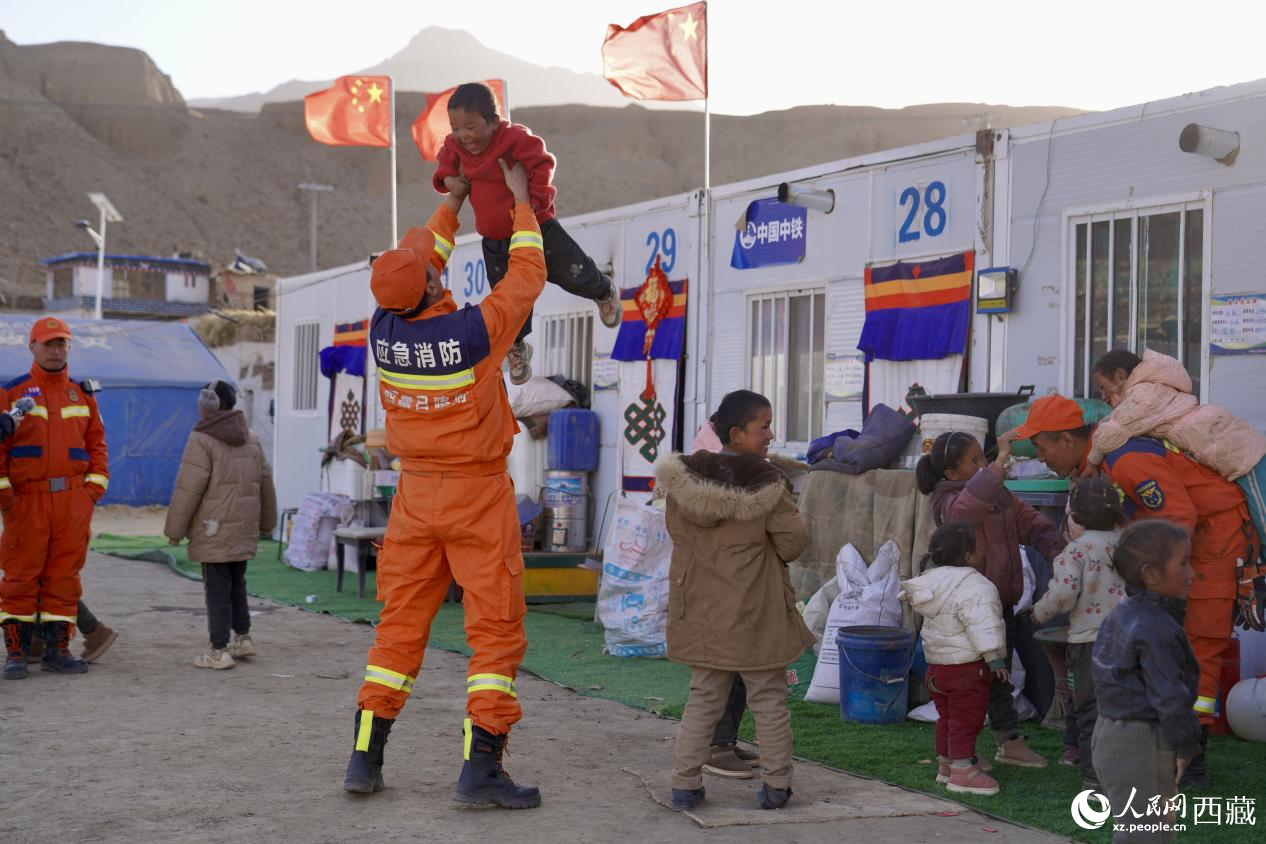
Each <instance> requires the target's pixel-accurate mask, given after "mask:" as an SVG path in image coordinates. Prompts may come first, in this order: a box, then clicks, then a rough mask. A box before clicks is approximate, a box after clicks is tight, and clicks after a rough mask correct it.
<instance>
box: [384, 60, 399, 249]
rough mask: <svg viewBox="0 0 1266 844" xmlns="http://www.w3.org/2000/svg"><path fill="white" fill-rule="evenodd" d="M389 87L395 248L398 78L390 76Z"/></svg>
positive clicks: (393, 237) (393, 244)
mask: <svg viewBox="0 0 1266 844" xmlns="http://www.w3.org/2000/svg"><path fill="white" fill-rule="evenodd" d="M387 87H389V88H391V243H389V244H388V245H387V248H388V249H395V248H396V243H397V242H398V240H399V238H398V233H399V230H400V229H399V224H398V221H397V205H396V80H395V79H394V78H393V77H391V76H388V77H387Z"/></svg>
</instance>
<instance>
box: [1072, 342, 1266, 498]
mask: <svg viewBox="0 0 1266 844" xmlns="http://www.w3.org/2000/svg"><path fill="white" fill-rule="evenodd" d="M1091 378H1092V379H1093V381H1094V383H1095V386H1096V387H1098V388H1099V394H1100V395H1102V396H1103V400H1104V401H1106V402H1107V403H1108V404H1110V405H1112V414H1111V415H1110V416H1108V418H1106V419H1104V420H1102V421H1101V422H1100V423H1099V424H1098V425H1097V426H1096V427H1095V433H1094V436H1093V437H1092V438H1091V441H1090V457H1089V458H1088V461H1087V462H1088V463H1089V464H1090V467H1097V466H1098V465H1099V464H1100V463H1102V462H1103V458H1104V455H1106V454H1108V453H1110V452H1112V451H1115V450H1116V449H1118V448H1120V447H1121V446H1123V445H1125V443H1126V441H1127V440H1128V439H1130V437H1157V438H1160V439H1166V440H1169V442H1171V443H1172V444H1174V445H1175V446H1177V447H1178V448H1180V449H1182V450H1183V451H1186V452H1188V453H1190V454H1191V456H1192V457H1194V458H1195V459H1196V461H1197V462H1199V463H1203V464H1204V465H1206V466H1208V467H1209V468H1210V469H1212V470H1214V471H1215V472H1217V473H1218V474H1220V475H1222V477H1224V478H1226V479H1227V480H1228V481H1234V480H1237V479H1238V478H1241V477H1243V476H1245V475H1247V474H1248V473H1250V472H1252V471H1253V468H1254V467H1255V466H1257V464H1259V463H1260V462H1261V461H1262V458H1263V457H1264V456H1266V436H1263V435H1262V433H1261V432H1260V431H1258V430H1257V429H1255V428H1254V427H1253V426H1252V425H1250V424H1248V422H1246V421H1244V420H1243V419H1241V418H1240V417H1238V416H1236V415H1235V414H1233V413H1231V411H1229V410H1227V409H1226V408H1225V407H1222V406H1221V405H1217V404H1200V400H1199V399H1197V398H1196V397H1195V396H1194V395H1192V393H1191V386H1192V385H1191V376H1190V375H1188V374H1187V370H1186V369H1184V368H1183V365H1182V364H1181V363H1179V362H1178V361H1177V360H1175V359H1174V358H1171V357H1170V356H1169V355H1162V354H1160V353H1159V352H1153V351H1152V350H1151V349H1148V350H1146V351H1144V352H1143V357H1141V358H1140V357H1139V356H1138V355H1136V354H1134V353H1133V352H1130V351H1126V350H1125V349H1113V350H1112V351H1110V352H1108V353H1107V354H1105V355H1104V356H1103V357H1101V358H1099V360H1098V361H1096V362H1095V368H1094V372H1093V374H1092V376H1091Z"/></svg>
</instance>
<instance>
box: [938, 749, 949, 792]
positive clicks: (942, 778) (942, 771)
mask: <svg viewBox="0 0 1266 844" xmlns="http://www.w3.org/2000/svg"><path fill="white" fill-rule="evenodd" d="M936 781H937V782H939V783H940V784H941V785H945V783H947V782H949V781H950V760H949V757H947V756H938V757H936Z"/></svg>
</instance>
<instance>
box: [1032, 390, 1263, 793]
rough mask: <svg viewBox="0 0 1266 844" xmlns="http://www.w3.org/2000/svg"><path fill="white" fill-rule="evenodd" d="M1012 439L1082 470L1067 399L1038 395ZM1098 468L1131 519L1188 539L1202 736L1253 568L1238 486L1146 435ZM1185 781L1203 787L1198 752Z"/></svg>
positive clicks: (1081, 436) (1078, 431) (1079, 426)
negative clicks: (1243, 578)
mask: <svg viewBox="0 0 1266 844" xmlns="http://www.w3.org/2000/svg"><path fill="white" fill-rule="evenodd" d="M1016 434H1017V436H1018V438H1019V439H1032V440H1033V445H1034V447H1035V448H1036V449H1037V456H1038V457H1039V458H1040V459H1041V460H1042V462H1043V463H1045V464H1046V465H1047V466H1049V467H1050V468H1051V469H1052V470H1053V471H1054V472H1055V473H1056V474H1057V475H1059V476H1060V477H1062V478H1069V477H1071V478H1076V477H1078V476H1080V475H1081V474H1082V473H1083V472H1084V471H1085V470H1086V458H1087V456H1088V455H1089V453H1090V435H1091V428H1090V427H1089V426H1087V425H1086V422H1085V419H1084V417H1083V416H1082V412H1081V407H1080V406H1079V405H1078V404H1077V403H1076V402H1075V401H1073V400H1072V399H1067V398H1064V397H1063V396H1045V397H1043V398H1040V399H1038V400H1037V401H1035V402H1033V405H1032V408H1031V409H1030V410H1029V415H1028V419H1026V420H1025V422H1024V424H1022V425H1020V427H1018V428H1017V429H1016ZM1102 469H1103V473H1104V475H1105V476H1106V477H1107V478H1108V480H1110V481H1112V482H1113V483H1114V484H1116V486H1117V487H1118V488H1119V489H1120V490H1121V492H1122V494H1123V495H1124V496H1125V504H1126V513H1127V515H1129V516H1130V517H1131V518H1133V519H1152V518H1160V519H1166V520H1168V521H1171V522H1174V523H1175V524H1177V525H1180V526H1181V527H1183V528H1186V530H1187V531H1188V532H1189V533H1191V567H1192V569H1193V570H1194V571H1195V579H1194V580H1193V581H1192V584H1191V592H1190V594H1189V595H1188V597H1187V616H1186V621H1185V625H1184V627H1185V629H1186V631H1187V638H1188V639H1190V640H1191V648H1192V650H1193V651H1195V654H1196V658H1197V660H1199V662H1200V692H1199V696H1198V697H1197V698H1196V706H1195V710H1196V714H1197V715H1198V716H1199V717H1200V720H1201V723H1202V724H1204V725H1205V727H1206V735H1207V728H1208V725H1209V724H1212V723H1213V720H1214V717H1215V715H1216V708H1217V699H1218V680H1219V673H1220V671H1221V668H1222V651H1223V650H1225V649H1226V646H1227V643H1228V642H1229V641H1230V639H1231V628H1232V624H1233V622H1232V618H1233V616H1234V613H1235V606H1236V595H1237V585H1236V570H1237V568H1238V567H1240V566H1242V565H1244V564H1245V563H1246V562H1247V563H1255V562H1256V561H1257V560H1258V558H1259V554H1260V545H1259V541H1258V537H1257V532H1256V530H1255V529H1254V527H1253V521H1252V518H1251V517H1250V515H1249V511H1248V503H1247V502H1246V501H1245V500H1244V493H1243V491H1242V490H1241V489H1240V487H1239V486H1237V485H1236V484H1234V483H1231V482H1230V481H1227V480H1225V479H1224V478H1223V477H1222V476H1221V475H1219V474H1218V473H1217V472H1215V471H1213V470H1212V469H1210V468H1208V467H1207V466H1203V465H1201V464H1199V463H1197V462H1196V461H1194V460H1192V459H1191V458H1190V457H1187V456H1186V455H1185V454H1182V453H1181V452H1178V451H1176V450H1174V449H1173V448H1171V447H1169V445H1168V444H1167V443H1165V442H1164V441H1162V440H1156V439H1151V438H1150V437H1133V438H1131V439H1130V440H1129V441H1128V442H1126V444H1125V445H1123V446H1121V447H1120V448H1118V449H1117V450H1116V451H1113V452H1111V453H1109V454H1108V455H1107V456H1106V458H1105V459H1104V461H1103V466H1102ZM1187 777H1188V779H1185V780H1184V781H1190V782H1191V783H1192V784H1201V783H1204V782H1207V779H1208V771H1207V767H1206V765H1205V761H1204V754H1203V753H1201V754H1200V756H1198V757H1196V759H1194V760H1193V761H1192V763H1191V765H1190V766H1189V767H1188V769H1187Z"/></svg>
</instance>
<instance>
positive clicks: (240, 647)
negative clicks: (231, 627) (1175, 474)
mask: <svg viewBox="0 0 1266 844" xmlns="http://www.w3.org/2000/svg"><path fill="white" fill-rule="evenodd" d="M229 655H230V656H232V657H233V658H234V659H242V658H244V657H252V656H254V655H255V643H254V642H252V641H251V634H249V633H234V634H233V641H232V642H229Z"/></svg>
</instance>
